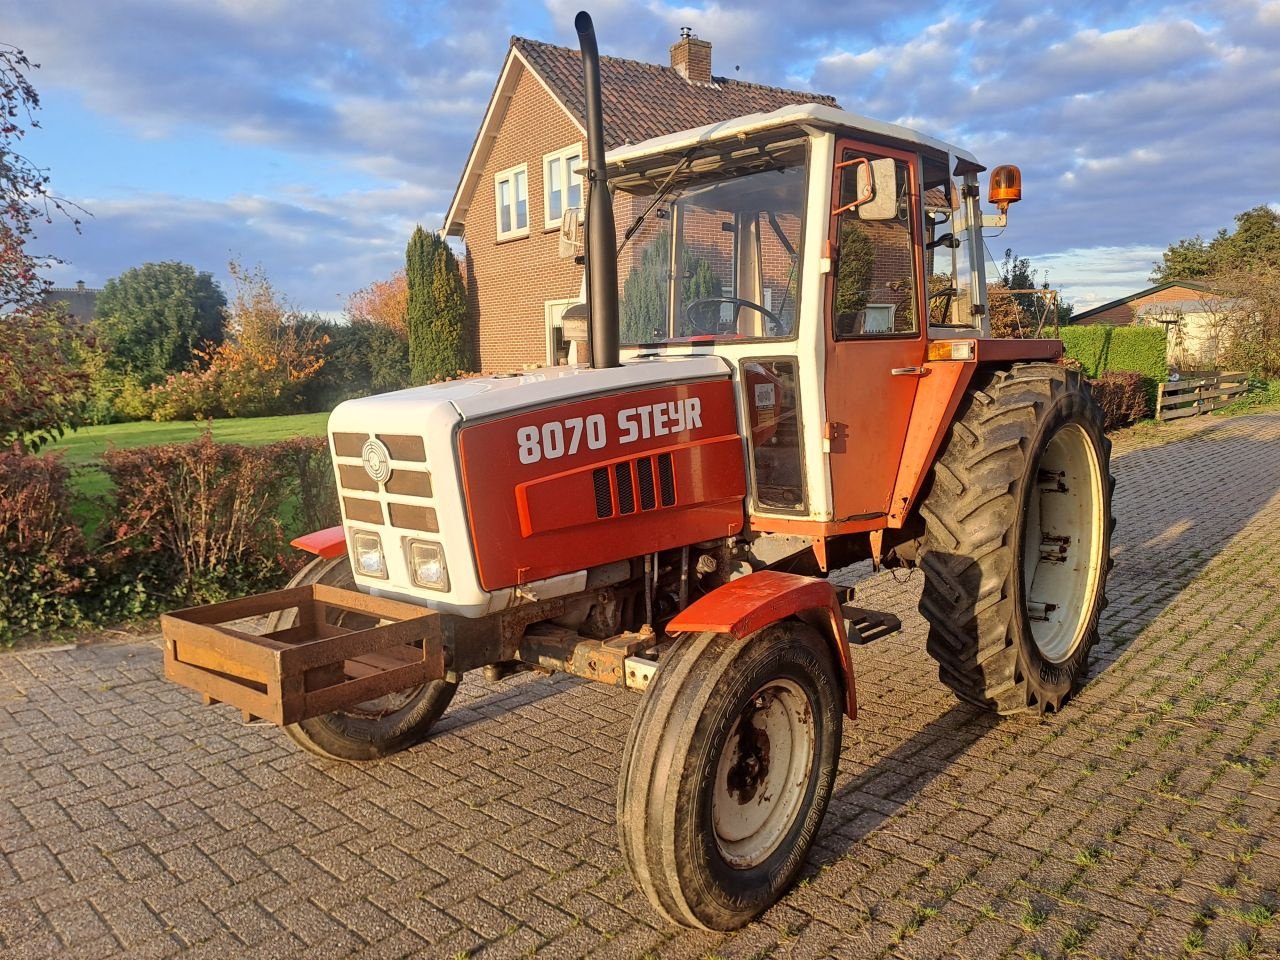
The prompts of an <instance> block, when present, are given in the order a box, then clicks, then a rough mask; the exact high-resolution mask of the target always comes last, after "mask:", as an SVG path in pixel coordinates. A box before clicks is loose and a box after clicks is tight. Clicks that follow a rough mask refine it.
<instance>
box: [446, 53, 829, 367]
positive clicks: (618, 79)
mask: <svg viewBox="0 0 1280 960" xmlns="http://www.w3.org/2000/svg"><path fill="white" fill-rule="evenodd" d="M600 73H601V96H602V99H603V109H604V128H605V148H606V149H612V148H614V147H617V146H621V145H623V144H627V143H638V142H639V141H641V140H647V139H649V138H651V137H656V136H661V135H664V134H668V133H675V132H676V131H679V130H685V129H688V128H691V127H697V126H701V125H703V124H708V123H715V122H718V121H721V120H728V119H731V118H733V117H738V116H743V115H745V114H751V113H760V112H767V111H772V110H777V109H779V108H781V107H785V106H789V105H792V104H799V103H824V104H828V105H831V106H838V104H837V103H836V101H835V99H834V98H832V97H828V96H822V95H819V94H813V93H807V92H803V91H795V90H782V89H779V88H777V87H767V86H761V85H759V84H754V83H744V82H742V81H739V80H730V79H727V78H725V77H717V76H714V75H713V74H712V72H711V44H710V43H708V42H707V41H705V40H701V39H698V38H696V37H694V36H692V34H690V33H689V32H688V31H682V36H681V39H680V40H679V41H678V42H677V43H675V44H674V45H672V47H671V64H670V66H660V65H656V64H651V63H640V62H638V61H635V60H621V59H618V58H616V57H601V58H600ZM585 160H586V106H585V96H584V93H583V79H582V58H581V55H580V54H579V52H578V51H577V50H571V49H567V48H564V47H556V46H552V45H551V44H547V43H540V42H538V41H536V40H527V39H525V38H523V37H514V38H512V40H511V47H510V49H509V51H508V53H507V59H506V61H505V62H504V64H503V67H502V72H501V74H500V75H499V77H498V83H497V87H496V88H495V89H494V92H493V96H492V97H491V98H490V100H489V106H488V109H487V110H486V111H485V115H484V120H483V122H482V123H481V125H480V130H479V132H478V133H477V134H476V140H475V144H474V145H473V146H472V148H471V153H470V155H469V156H468V157H467V163H466V167H465V168H464V170H463V172H462V178H461V180H460V182H459V184H458V188H457V191H456V193H455V194H454V197H453V202H452V203H451V204H450V205H449V212H448V214H447V216H446V217H445V223H444V227H445V232H446V233H447V234H448V235H450V236H455V237H462V238H463V240H464V241H465V243H466V248H467V255H466V264H465V272H466V280H467V295H468V299H469V301H470V304H469V305H470V312H471V317H472V320H473V323H474V328H473V337H474V343H473V347H474V349H475V356H476V357H477V358H478V363H479V367H480V369H482V370H486V371H501V370H511V369H520V368H522V367H533V366H542V365H544V364H553V363H556V362H558V361H561V360H563V357H564V354H565V348H564V344H563V338H562V336H561V329H560V322H561V317H562V315H563V313H564V311H565V309H566V308H567V307H569V306H571V305H572V304H574V303H577V302H579V298H580V296H581V287H582V268H581V267H580V266H578V265H577V264H576V263H575V262H574V261H573V259H571V258H570V259H561V258H560V256H559V253H558V249H559V231H560V224H561V220H562V218H563V217H564V215H565V211H566V210H568V209H570V208H575V207H576V208H582V209H584V208H585V206H586V197H585V196H584V186H583V182H582V176H581V174H580V173H579V172H578V171H579V170H580V169H581V168H582V165H583V163H584V162H585ZM630 209H631V206H630V202H629V200H627V199H625V198H622V199H619V200H617V201H616V202H615V211H617V212H618V221H619V224H620V227H619V234H621V231H622V227H623V226H624V225H625V221H624V217H627V215H628V213H629V211H630Z"/></svg>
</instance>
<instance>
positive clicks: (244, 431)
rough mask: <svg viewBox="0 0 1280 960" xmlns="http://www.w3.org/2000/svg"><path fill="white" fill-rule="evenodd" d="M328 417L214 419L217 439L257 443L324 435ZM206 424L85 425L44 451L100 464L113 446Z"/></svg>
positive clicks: (171, 438)
mask: <svg viewBox="0 0 1280 960" xmlns="http://www.w3.org/2000/svg"><path fill="white" fill-rule="evenodd" d="M328 421H329V414H327V413H299V414H296V415H294V416H291V417H253V418H250V419H240V420H213V421H211V423H212V425H213V439H215V440H220V441H222V442H223V443H244V444H248V445H250V446H257V445H259V444H263V443H273V442H274V441H276V440H288V439H289V438H290V437H319V436H323V435H324V432H325V424H326V423H328ZM206 426H207V424H206V423H204V422H200V423H197V422H194V421H182V422H175V423H155V422H154V421H151V420H143V421H139V422H138V423H109V424H106V425H104V426H98V427H81V428H80V429H79V430H75V431H72V432H71V433H68V434H67V435H66V436H65V437H63V438H62V439H61V440H59V441H58V442H57V443H51V444H49V446H47V447H45V448H44V449H43V450H41V451H40V452H41V453H42V454H51V453H59V454H62V456H63V459H64V461H65V462H66V464H67V466H69V467H75V466H81V465H85V464H96V463H97V461H98V460H99V459H100V458H101V457H102V454H103V452H105V451H106V449H107V448H108V447H109V446H110V447H115V448H116V449H118V450H123V449H126V448H128V447H149V446H152V445H154V444H157V443H183V442H185V441H187V440H194V439H195V438H196V437H198V436H200V434H202V433H204V431H205V429H206Z"/></svg>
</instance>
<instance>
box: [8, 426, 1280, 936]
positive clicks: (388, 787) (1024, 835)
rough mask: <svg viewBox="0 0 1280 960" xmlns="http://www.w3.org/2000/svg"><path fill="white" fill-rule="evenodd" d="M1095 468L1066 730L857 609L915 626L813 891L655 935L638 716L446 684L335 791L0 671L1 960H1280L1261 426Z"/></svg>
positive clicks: (49, 676)
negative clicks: (951, 672)
mask: <svg viewBox="0 0 1280 960" xmlns="http://www.w3.org/2000/svg"><path fill="white" fill-rule="evenodd" d="M1169 438H1172V442H1165V440H1168V439H1169ZM1115 472H1116V474H1117V477H1118V487H1117V493H1116V513H1117V516H1118V517H1119V522H1120V525H1119V528H1118V530H1117V533H1116V542H1115V555H1116V567H1115V570H1114V573H1113V574H1112V578H1111V589H1110V593H1111V597H1112V604H1111V608H1110V610H1109V611H1108V613H1107V617H1106V620H1105V623H1104V636H1105V639H1104V642H1103V644H1102V646H1101V647H1100V649H1099V650H1098V654H1097V656H1096V658H1095V664H1094V668H1093V673H1094V679H1093V681H1092V682H1091V683H1090V684H1089V686H1088V687H1087V688H1086V689H1085V690H1084V691H1083V693H1082V694H1081V695H1080V696H1079V698H1078V699H1077V700H1076V701H1075V703H1074V704H1073V705H1072V706H1071V708H1070V709H1068V710H1066V711H1065V712H1064V713H1063V714H1061V715H1059V716H1056V717H1051V718H1049V719H1046V720H1037V719H1025V720H1024V719H1018V720H1012V721H998V720H996V719H992V718H989V717H987V716H985V715H983V714H981V713H979V712H978V711H976V710H973V709H971V708H969V707H965V706H960V705H958V704H957V703H956V702H954V701H953V700H952V698H951V697H950V695H949V694H948V693H947V692H946V690H945V689H944V688H943V687H942V686H941V685H940V684H939V683H938V682H937V680H936V677H935V674H934V670H933V667H932V665H931V662H930V661H929V659H928V658H927V656H926V655H925V653H924V632H923V625H922V623H921V621H920V620H919V618H918V617H917V616H916V615H915V613H914V603H915V597H916V594H917V592H918V589H919V587H918V581H917V580H912V579H908V580H906V581H905V582H898V581H896V580H895V579H894V578H893V577H891V576H888V575H883V576H880V577H877V578H875V579H873V580H872V581H871V582H870V583H868V584H867V585H866V587H865V589H863V590H862V597H863V602H864V603H865V604H866V605H868V606H880V607H881V608H884V609H890V610H893V611H895V612H897V613H899V614H900V615H901V616H902V617H903V621H904V630H903V632H902V633H901V634H900V635H898V636H896V637H893V638H889V639H887V640H882V641H879V642H877V643H875V644H872V645H870V646H868V647H865V648H860V649H858V650H857V651H856V654H855V666H856V668H857V671H858V695H859V700H860V703H861V706H862V714H861V716H860V717H859V720H858V723H857V724H856V725H850V726H847V727H846V733H845V737H844V744H843V752H842V757H841V764H840V779H839V781H838V782H837V784H836V788H835V799H834V801H833V803H832V807H831V810H830V813H829V814H828V816H827V819H826V822H825V824H824V828H823V830H822V833H821V836H820V838H819V840H818V842H817V846H816V848H815V850H814V853H813V855H812V857H811V858H810V862H809V865H808V868H807V871H806V874H805V876H804V879H803V880H802V881H801V883H800V885H799V886H798V888H797V889H796V890H795V891H794V892H793V893H791V894H790V895H789V896H788V897H787V898H786V899H785V900H784V901H783V902H782V903H781V904H779V905H778V906H777V907H775V908H774V909H772V910H770V911H769V912H768V913H767V914H765V915H764V917H763V918H762V919H761V920H760V921H759V922H758V923H755V924H753V925H751V926H749V927H748V928H746V929H744V930H742V931H740V932H738V933H737V934H735V935H733V936H729V937H723V936H717V935H711V934H706V933H694V932H688V931H681V930H675V929H672V928H669V927H666V926H664V925H663V924H662V923H661V922H660V921H658V919H657V918H656V917H655V916H654V915H653V914H652V913H651V912H650V910H649V908H648V906H647V904H646V902H645V901H644V899H643V897H642V896H641V895H640V894H638V893H637V892H636V890H635V889H634V887H633V886H632V884H631V881H630V880H629V878H628V877H627V875H626V873H625V872H624V870H623V866H622V860H621V857H620V856H619V853H618V850H617V848H616V845H615V839H614V815H613V804H614V789H615V782H616V778H617V774H618V762H619V757H620V754H621V750H622V738H623V736H624V735H625V733H626V730H627V725H628V723H629V721H630V718H631V714H632V712H633V710H634V707H635V703H636V701H635V699H633V698H632V697H631V696H629V695H624V694H618V695H615V694H614V693H612V692H611V691H609V690H606V689H604V688H602V687H599V686H595V685H592V684H588V683H583V682H578V681H575V680H572V679H568V678H555V679H551V680H547V679H538V678H533V677H529V676H527V675H526V676H522V677H517V678H514V679H511V680H508V681H504V682H501V683H497V684H486V683H484V682H483V681H482V680H479V679H474V680H468V681H467V682H466V683H465V684H464V685H463V687H462V690H461V691H460V693H459V695H458V697H457V699H456V700H455V702H454V706H453V707H452V708H451V710H450V712H449V713H448V714H447V716H446V718H445V720H444V721H443V723H442V725H441V727H440V734H439V735H438V736H436V737H435V738H433V739H432V740H431V741H430V742H429V743H427V744H424V745H422V746H421V747H419V748H417V749H414V750H412V751H409V752H408V753H405V754H402V755H401V756H399V757H398V758H396V759H394V760H392V761H389V762H384V763H381V764H377V765H373V766H367V767H361V768H356V767H351V766H345V765H342V764H338V763H329V762H324V761H321V760H318V759H313V758H311V757H309V756H307V755H305V754H302V753H299V752H297V751H296V750H294V749H292V747H291V745H290V744H289V743H288V742H287V741H286V739H285V738H284V736H283V735H282V734H281V733H279V732H278V731H277V730H275V729H274V728H272V727H269V726H263V725H257V724H255V725H249V726H246V725H244V724H242V723H241V722H240V719H239V716H238V714H236V713H235V712H233V711H232V710H230V709H229V708H225V707H216V708H204V707H200V706H198V705H197V703H196V700H195V697H194V696H193V695H190V694H188V693H187V692H186V691H184V690H182V689H179V688H177V687H174V686H171V685H169V684H167V683H165V682H163V681H162V680H161V679H160V677H159V674H160V668H161V664H160V652H159V649H158V647H157V646H156V645H155V644H154V643H130V644H101V645H94V646H88V647H82V648H79V649H75V650H70V651H63V652H35V653H16V654H8V655H4V656H0V954H3V955H5V956H14V957H49V956H53V955H55V954H58V955H68V956H79V957H95V956H103V957H106V956H129V957H152V956H157V957H158V956H167V955H172V954H178V953H186V954H187V955H190V956H204V957H219V958H221V957H230V956H241V955H243V956H253V957H285V956H297V957H339V956H347V955H351V956H359V957H394V956H402V955H406V954H417V955H421V956H426V957H445V958H449V957H464V956H483V957H519V956H529V955H537V956H539V957H542V956H548V957H569V956H579V955H582V954H587V953H591V954H593V955H598V956H606V957H639V956H645V955H649V956H654V957H663V958H667V957H690V958H701V957H723V958H726V960H727V958H731V957H733V958H749V957H768V956H776V957H785V958H796V960H799V958H804V957H825V956H834V957H848V958H863V957H879V956H895V957H919V958H925V957H938V956H951V955H954V956H959V957H966V958H978V957H1037V956H1040V957H1054V956H1061V955H1067V954H1071V955H1076V956H1098V957H1125V956H1157V955H1166V956H1179V955H1184V954H1186V955H1193V954H1196V953H1200V954H1201V955H1204V956H1277V955H1280V918H1277V917H1276V914H1277V912H1278V911H1280V893H1278V891H1280V840H1278V839H1277V838H1276V834H1277V830H1276V828H1277V814H1278V813H1280V762H1277V761H1278V760H1280V716H1278V715H1280V655H1278V651H1277V645H1278V644H1280V548H1278V547H1277V543H1278V542H1280V493H1278V491H1280V415H1276V414H1270V415H1258V416H1253V417H1247V418H1237V419H1232V420H1214V421H1212V422H1208V423H1199V424H1194V425H1189V426H1182V427H1178V428H1172V429H1170V430H1168V431H1161V432H1160V436H1159V440H1158V441H1157V439H1156V438H1155V437H1153V435H1151V434H1146V435H1143V436H1138V437H1127V438H1124V439H1122V441H1121V442H1120V443H1119V444H1118V445H1117V450H1116V460H1115Z"/></svg>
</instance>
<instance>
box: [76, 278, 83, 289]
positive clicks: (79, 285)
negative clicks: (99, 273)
mask: <svg viewBox="0 0 1280 960" xmlns="http://www.w3.org/2000/svg"><path fill="white" fill-rule="evenodd" d="M76 289H77V290H83V289H84V281H83V280H77V281H76Z"/></svg>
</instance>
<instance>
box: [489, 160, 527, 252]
mask: <svg viewBox="0 0 1280 960" xmlns="http://www.w3.org/2000/svg"><path fill="white" fill-rule="evenodd" d="M493 182H494V193H495V194H496V195H497V200H498V203H497V206H498V239H499V240H509V239H511V238H512V237H525V236H528V235H529V168H528V166H527V165H526V164H523V163H522V164H520V166H518V167H512V168H511V169H510V170H503V171H502V172H501V173H500V174H498V175H497V176H496V177H494V178H493Z"/></svg>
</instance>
